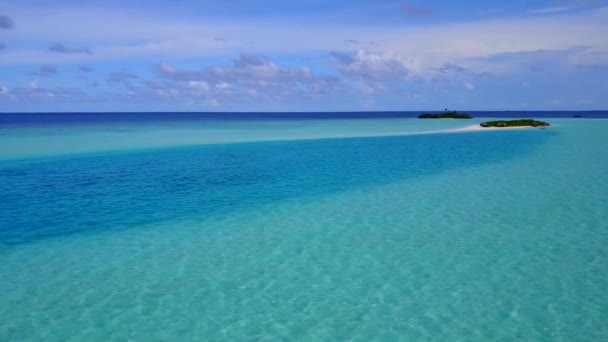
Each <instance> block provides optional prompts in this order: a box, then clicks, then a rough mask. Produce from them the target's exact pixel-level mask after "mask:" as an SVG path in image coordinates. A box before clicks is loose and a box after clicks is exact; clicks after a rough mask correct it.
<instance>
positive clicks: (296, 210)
mask: <svg viewBox="0 0 608 342" xmlns="http://www.w3.org/2000/svg"><path fill="white" fill-rule="evenodd" d="M418 114H419V112H416V113H414V112H404V113H396V112H388V113H362V112H357V113H54V114H49V113H29V114H0V193H1V194H2V196H1V197H0V293H2V294H3V295H2V296H0V341H170V340H175V341H252V340H269V341H274V340H283V341H285V340H288V341H292V340H296V341H297V340H301V341H346V340H349V341H370V340H382V341H384V340H385V341H397V340H403V341H489V340H492V341H494V340H497V341H498V340H500V341H503V340H504V341H507V340H509V341H519V340H523V341H601V340H606V339H608V323H607V322H608V296H606V295H605V294H606V293H607V292H608V147H607V146H608V119H607V118H608V112H473V113H472V114H474V115H475V116H476V117H477V118H476V119H473V120H419V119H416V118H415V116H416V115H418ZM574 115H580V116H582V118H573V116H574ZM484 117H503V118H514V117H516V118H520V117H533V118H544V119H543V120H546V121H549V122H550V123H551V127H550V128H549V129H543V130H541V129H532V128H525V129H506V130H504V129H490V130H479V129H478V128H476V127H475V126H477V125H478V124H479V122H481V121H484Z"/></svg>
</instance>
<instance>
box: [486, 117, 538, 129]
mask: <svg viewBox="0 0 608 342" xmlns="http://www.w3.org/2000/svg"><path fill="white" fill-rule="evenodd" d="M479 125H480V126H481V127H548V126H550V124H549V123H548V122H544V121H538V120H533V119H517V120H495V121H486V122H482V123H481V124H479Z"/></svg>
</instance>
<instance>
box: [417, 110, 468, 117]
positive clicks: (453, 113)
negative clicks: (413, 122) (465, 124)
mask: <svg viewBox="0 0 608 342" xmlns="http://www.w3.org/2000/svg"><path fill="white" fill-rule="evenodd" d="M472 118H473V117H472V116H471V115H469V114H466V113H458V112H456V111H447V110H446V111H445V112H443V113H437V114H431V113H424V114H420V115H419V116H418V119H472Z"/></svg>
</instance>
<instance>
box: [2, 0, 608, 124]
mask: <svg viewBox="0 0 608 342" xmlns="http://www.w3.org/2000/svg"><path fill="white" fill-rule="evenodd" d="M607 79H608V0H511V1H488V0H486V1H481V0H470V1H461V0H458V1H457V0H436V1H430V0H429V1H422V0H413V1H392V0H387V1H385V0H349V1H346V0H332V1H328V0H307V1H289V0H264V1H262V0H197V1H195V0H171V1H169V0H145V1H144V0H133V1H127V0H123V1H119V0H105V1H94V0H80V1H76V0H54V1H48V0H4V1H3V4H2V6H0V112H32V111H34V112H36V111H38V112H44V111H49V112H56V111H59V112H63V111H66V112H77V111H374V110H379V111H380V110H382V111H384V110H386V111H400V110H404V111H405V110H443V109H444V108H450V109H456V110H602V109H608V82H607V81H606V80H607Z"/></svg>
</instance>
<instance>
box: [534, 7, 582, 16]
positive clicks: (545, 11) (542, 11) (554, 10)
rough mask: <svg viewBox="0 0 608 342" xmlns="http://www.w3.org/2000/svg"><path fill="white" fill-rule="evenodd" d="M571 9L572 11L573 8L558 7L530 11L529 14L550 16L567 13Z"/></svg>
mask: <svg viewBox="0 0 608 342" xmlns="http://www.w3.org/2000/svg"><path fill="white" fill-rule="evenodd" d="M571 9H572V7H570V6H556V7H546V8H539V9H535V10H532V11H528V13H530V14H550V13H558V12H565V11H569V10H571Z"/></svg>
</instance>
